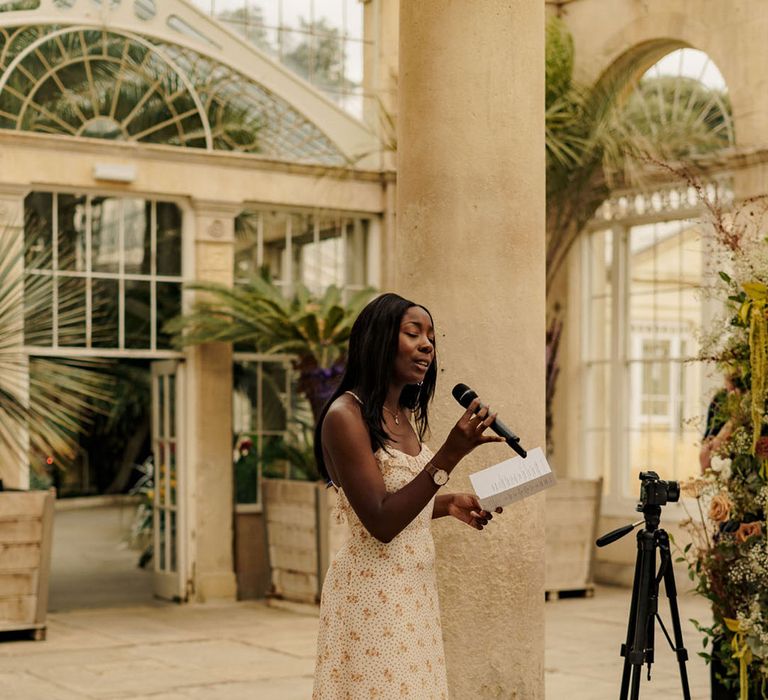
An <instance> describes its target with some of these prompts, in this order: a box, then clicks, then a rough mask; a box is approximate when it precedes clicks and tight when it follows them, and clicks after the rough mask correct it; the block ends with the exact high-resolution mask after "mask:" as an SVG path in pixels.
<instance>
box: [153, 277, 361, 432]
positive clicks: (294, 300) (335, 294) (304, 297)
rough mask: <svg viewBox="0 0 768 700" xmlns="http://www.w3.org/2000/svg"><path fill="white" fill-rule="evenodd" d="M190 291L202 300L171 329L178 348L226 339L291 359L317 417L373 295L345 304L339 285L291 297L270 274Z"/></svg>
mask: <svg viewBox="0 0 768 700" xmlns="http://www.w3.org/2000/svg"><path fill="white" fill-rule="evenodd" d="M187 288H188V289H192V290H195V291H197V292H201V293H202V295H203V296H202V298H201V300H200V301H198V302H197V303H196V304H195V307H194V309H193V310H192V311H191V312H190V313H189V314H186V315H182V316H180V317H178V318H176V319H174V320H173V321H171V322H170V323H169V324H167V325H166V330H167V331H168V332H170V333H173V334H174V336H175V343H176V345H177V346H178V347H184V346H188V345H196V344H200V343H211V342H219V341H223V342H228V343H234V344H235V345H236V346H237V347H239V348H242V349H244V350H245V349H247V350H252V351H256V352H260V353H267V354H287V355H292V356H293V357H294V360H293V365H294V368H295V370H296V371H297V373H298V387H297V388H298V390H299V392H300V393H301V394H303V395H304V396H305V397H306V398H307V400H308V401H309V404H310V406H311V408H312V414H313V416H314V418H315V419H316V418H317V417H318V416H319V414H320V411H321V409H322V407H323V406H324V405H325V402H326V401H327V400H328V398H329V397H330V395H331V393H332V392H333V389H334V388H335V386H336V384H337V383H338V380H339V378H340V376H341V373H342V371H343V367H344V355H345V352H346V346H347V341H348V340H349V333H350V331H351V329H352V323H353V321H354V320H355V318H356V317H357V314H358V313H359V311H360V309H361V308H362V306H363V305H364V304H365V303H366V302H367V301H368V300H369V299H370V297H371V295H372V294H373V290H372V289H370V288H369V289H364V290H362V291H359V292H357V293H355V294H354V295H353V296H352V297H351V299H349V301H347V302H346V303H345V302H344V301H343V300H342V292H341V290H340V289H339V288H338V287H336V286H331V287H328V289H326V290H325V292H324V293H323V294H321V295H313V294H311V293H310V292H309V290H308V289H307V288H306V287H304V286H303V285H299V286H298V287H297V288H296V291H295V293H294V294H293V296H291V297H290V298H288V297H285V296H284V295H283V292H282V290H281V289H280V288H278V287H277V286H275V285H274V284H272V282H271V281H270V280H269V279H268V277H266V276H265V275H254V276H252V277H251V278H250V279H249V280H248V281H246V282H244V283H243V284H238V285H236V286H234V287H228V286H227V285H223V284H214V283H200V282H198V283H194V284H191V285H188V287H187Z"/></svg>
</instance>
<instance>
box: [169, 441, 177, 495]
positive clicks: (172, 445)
mask: <svg viewBox="0 0 768 700" xmlns="http://www.w3.org/2000/svg"><path fill="white" fill-rule="evenodd" d="M168 463H169V464H168V466H169V469H170V483H169V494H168V495H169V499H168V500H169V502H170V504H171V505H172V506H175V505H176V500H177V499H176V487H177V481H176V479H177V477H178V474H177V471H176V441H175V440H171V441H169V443H168Z"/></svg>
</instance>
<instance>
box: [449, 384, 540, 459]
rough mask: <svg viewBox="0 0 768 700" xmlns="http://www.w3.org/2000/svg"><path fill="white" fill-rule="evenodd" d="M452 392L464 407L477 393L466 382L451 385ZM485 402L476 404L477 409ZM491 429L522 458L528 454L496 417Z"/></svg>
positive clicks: (515, 436) (516, 437)
mask: <svg viewBox="0 0 768 700" xmlns="http://www.w3.org/2000/svg"><path fill="white" fill-rule="evenodd" d="M451 393H452V394H453V398H454V399H456V400H457V401H458V402H459V403H460V404H461V405H462V406H464V408H468V407H469V404H471V403H472V401H473V400H474V399H476V398H477V393H476V392H474V391H472V389H470V388H469V387H468V386H467V385H466V384H457V385H456V386H455V387H453V391H452V392H451ZM484 406H485V404H482V403H481V404H480V406H478V409H477V410H478V411H479V410H480V409H481V408H483V407H484ZM491 430H493V432H494V433H496V435H500V436H501V437H503V438H504V439H505V440H506V441H507V445H509V446H510V447H511V448H512V449H513V450H514V451H515V452H517V454H519V455H520V456H521V457H522V458H523V459H525V457H526V456H527V455H528V453H527V452H526V451H525V450H524V449H523V448H522V447H520V438H519V437H518V436H517V435H515V434H514V433H513V432H512V431H511V430H510V429H509V428H508V427H507V426H506V425H504V423H502V422H501V421H500V420H499V419H498V418H497V419H496V420H495V421H493V423H491Z"/></svg>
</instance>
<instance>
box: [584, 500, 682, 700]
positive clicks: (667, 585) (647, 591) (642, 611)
mask: <svg viewBox="0 0 768 700" xmlns="http://www.w3.org/2000/svg"><path fill="white" fill-rule="evenodd" d="M638 510H641V506H638ZM642 512H643V515H644V518H643V520H638V521H637V522H636V523H633V524H631V525H625V526H623V527H620V528H618V529H617V530H613V531H612V532H609V533H608V534H606V535H603V536H602V537H601V538H600V539H598V540H597V542H596V544H597V546H598V547H604V546H605V545H607V544H610V543H611V542H614V541H615V540H617V539H619V538H620V537H623V536H624V535H626V534H628V533H629V532H631V531H632V530H633V529H634V528H635V527H637V526H638V525H640V524H641V523H645V527H644V528H643V529H642V530H640V531H639V532H638V533H637V559H636V561H635V578H634V582H633V584H632V602H631V603H630V611H629V624H628V625H627V641H626V642H625V643H624V644H622V645H621V655H622V656H623V657H624V670H623V673H622V676H621V692H620V693H619V700H627V692H628V691H629V690H630V688H631V696H630V699H631V700H638V698H639V696H640V675H641V672H642V667H643V664H647V665H648V680H650V679H651V664H653V659H654V648H653V644H654V623H655V620H658V621H659V625H661V629H662V631H663V632H664V636H665V637H666V638H667V641H668V642H669V646H670V647H671V648H672V651H674V652H675V654H676V656H677V661H678V664H679V666H680V681H681V683H682V686H683V698H684V699H685V700H690V699H691V691H690V689H689V688H688V673H687V671H686V668H685V662H686V661H687V659H688V652H687V651H686V649H685V647H684V646H683V632H682V629H681V627H680V613H679V611H678V608H677V588H676V586H675V573H674V570H673V568H672V554H671V552H670V549H669V535H668V534H667V532H666V531H665V530H663V529H661V528H659V520H660V519H661V506H658V505H644V506H642ZM657 549H658V551H659V556H660V564H659V570H658V573H657V572H656V550H657ZM662 579H663V580H664V589H665V591H666V594H667V598H668V599H669V610H670V614H671V616H672V631H673V634H674V637H675V641H674V643H673V642H672V639H671V638H670V636H669V633H668V632H667V629H666V627H665V626H664V623H663V622H662V620H661V617H659V612H658V607H659V583H660V582H661V581H662Z"/></svg>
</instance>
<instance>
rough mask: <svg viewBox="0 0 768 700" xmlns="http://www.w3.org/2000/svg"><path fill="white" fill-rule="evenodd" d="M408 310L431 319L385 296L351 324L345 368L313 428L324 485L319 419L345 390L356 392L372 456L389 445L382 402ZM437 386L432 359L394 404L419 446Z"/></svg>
mask: <svg viewBox="0 0 768 700" xmlns="http://www.w3.org/2000/svg"><path fill="white" fill-rule="evenodd" d="M413 306H418V307H420V308H422V309H424V311H426V312H427V314H428V315H429V318H430V320H432V314H430V313H429V310H428V309H426V308H425V307H423V306H421V304H416V303H415V302H412V301H408V299H404V298H403V297H401V296H399V295H398V294H392V293H387V294H382V295H381V296H379V297H376V299H374V300H373V301H371V302H370V303H369V304H368V305H367V306H366V307H365V308H364V309H363V310H362V311H361V312H360V315H359V316H358V317H357V318H356V319H355V322H354V324H353V325H352V330H351V332H350V336H349V350H348V351H347V366H346V368H345V370H344V374H343V375H342V377H341V382H340V383H339V386H338V388H337V389H336V391H334V392H333V394H332V395H331V398H330V399H328V402H327V403H326V404H325V406H324V407H323V410H322V411H321V412H320V417H319V418H318V420H317V425H316V426H315V445H314V449H315V459H316V461H317V468H318V470H319V471H320V473H321V474H322V475H323V478H325V479H326V480H328V481H329V480H330V477H329V475H328V469H327V468H326V466H325V459H324V458H323V440H322V436H321V433H322V428H323V420H324V419H325V415H326V414H327V413H328V409H329V408H330V406H331V404H332V403H333V402H334V401H335V400H336V399H337V398H338V397H339V396H341V395H342V394H343V393H344V392H345V391H350V390H354V391H356V392H357V393H358V395H359V397H360V399H361V401H362V402H363V405H362V406H361V407H360V410H361V411H362V414H363V420H364V421H365V423H366V425H367V426H368V433H369V435H370V437H371V449H372V450H373V451H374V452H375V451H376V450H378V449H379V448H382V447H383V448H384V449H386V448H387V444H388V443H390V442H391V440H390V437H389V435H388V434H387V432H386V431H385V430H384V428H383V422H384V421H383V413H384V408H383V407H384V399H386V397H387V391H388V389H389V384H390V381H391V380H392V373H393V371H394V367H395V357H396V355H397V349H398V345H399V342H400V339H399V336H400V323H401V321H402V319H403V315H404V314H405V312H406V311H407V310H408V309H410V308H411V307H413ZM433 324H434V321H433ZM436 381H437V356H436V355H435V356H434V359H433V360H432V363H431V364H430V366H429V369H428V370H427V373H426V374H425V375H424V380H423V381H422V383H421V385H418V384H407V385H406V386H405V387H404V388H403V391H402V393H401V394H400V401H399V405H400V406H404V407H406V408H409V409H410V410H411V411H413V416H414V421H415V423H416V432H417V434H418V436H419V441H420V442H421V441H422V440H423V439H424V435H425V434H426V433H427V431H428V430H429V415H428V407H429V403H430V401H431V400H432V397H433V396H434V394H435V383H436Z"/></svg>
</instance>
